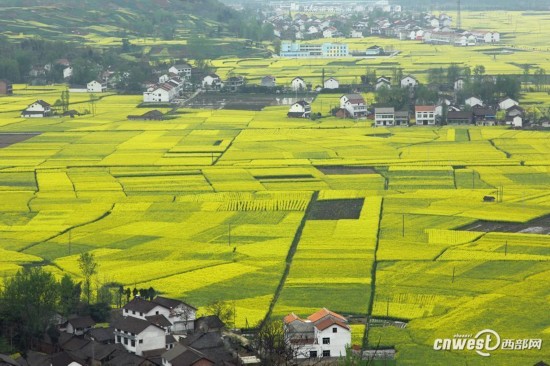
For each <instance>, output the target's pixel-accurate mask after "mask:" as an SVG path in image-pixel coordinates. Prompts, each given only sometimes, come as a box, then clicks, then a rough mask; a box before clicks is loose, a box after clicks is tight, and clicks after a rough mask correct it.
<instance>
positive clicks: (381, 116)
mask: <svg viewBox="0 0 550 366" xmlns="http://www.w3.org/2000/svg"><path fill="white" fill-rule="evenodd" d="M464 83H465V81H464V79H458V80H457V81H456V82H455V83H454V89H455V92H457V91H459V90H462V88H463V87H464ZM417 85H419V81H418V80H417V79H416V78H415V77H413V76H411V75H407V76H405V77H403V78H402V79H401V80H400V82H399V87H401V88H406V89H409V90H412V89H414V88H415V87H416V86H417ZM291 88H292V89H293V90H302V89H305V88H306V82H305V81H304V79H302V78H301V77H296V78H294V79H293V80H292V82H291ZM339 88H340V83H339V82H338V80H336V79H335V78H332V77H331V78H328V79H327V80H325V81H324V83H323V89H328V90H330V89H339ZM382 88H385V89H390V88H392V84H391V79H390V78H389V77H384V76H381V77H379V78H378V79H377V81H376V84H375V90H376V91H379V90H380V89H382ZM498 111H502V112H503V116H502V117H503V118H502V119H501V120H498V119H497V112H498ZM332 113H333V114H334V115H335V116H336V117H339V118H352V119H360V118H368V119H371V120H374V126H376V127H389V126H402V127H408V126H410V125H411V123H412V124H413V125H418V126H435V125H442V124H448V125H471V124H476V125H480V126H494V125H497V124H504V125H508V126H512V127H523V120H524V117H525V111H524V109H523V108H521V107H520V106H519V102H518V101H516V100H514V99H512V98H509V97H506V98H504V99H502V100H501V101H499V103H498V105H494V106H493V105H486V104H485V103H484V101H483V100H481V99H479V98H477V97H475V96H471V97H469V98H467V99H466V100H465V102H464V104H463V105H456V104H454V103H453V101H452V100H451V99H449V98H441V99H440V101H439V103H438V104H434V105H415V106H414V110H413V111H409V110H408V109H407V110H395V108H393V107H389V106H383V105H376V106H375V107H374V108H371V110H369V109H368V105H367V102H366V101H365V99H364V98H363V96H362V95H361V94H358V93H353V94H344V95H342V96H341V97H340V105H339V108H336V109H333V112H332ZM501 115H502V113H501ZM287 116H288V117H294V118H310V117H311V116H312V110H311V104H310V103H308V102H306V101H304V100H300V101H297V102H296V103H294V104H293V105H292V106H291V107H290V109H289V111H288V114H287ZM412 118H414V122H413V121H412Z"/></svg>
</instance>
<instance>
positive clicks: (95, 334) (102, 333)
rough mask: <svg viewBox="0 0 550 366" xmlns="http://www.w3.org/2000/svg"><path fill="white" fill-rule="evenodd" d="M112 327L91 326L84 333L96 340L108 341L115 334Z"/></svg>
mask: <svg viewBox="0 0 550 366" xmlns="http://www.w3.org/2000/svg"><path fill="white" fill-rule="evenodd" d="M113 331H114V328H113V327H107V328H93V329H90V330H89V331H88V333H86V334H87V335H88V336H89V337H90V338H93V339H94V340H95V341H97V342H100V343H101V342H108V341H111V340H113V341H114V339H115V335H114V333H113Z"/></svg>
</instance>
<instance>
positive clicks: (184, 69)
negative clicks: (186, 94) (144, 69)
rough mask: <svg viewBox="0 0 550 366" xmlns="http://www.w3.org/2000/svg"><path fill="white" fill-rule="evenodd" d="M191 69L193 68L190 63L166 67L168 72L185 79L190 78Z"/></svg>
mask: <svg viewBox="0 0 550 366" xmlns="http://www.w3.org/2000/svg"><path fill="white" fill-rule="evenodd" d="M192 71H193V68H192V67H191V65H189V64H187V63H184V64H178V65H174V66H172V67H170V68H169V69H168V72H171V73H173V74H177V75H179V76H180V77H182V78H185V79H186V80H189V79H191V72H192Z"/></svg>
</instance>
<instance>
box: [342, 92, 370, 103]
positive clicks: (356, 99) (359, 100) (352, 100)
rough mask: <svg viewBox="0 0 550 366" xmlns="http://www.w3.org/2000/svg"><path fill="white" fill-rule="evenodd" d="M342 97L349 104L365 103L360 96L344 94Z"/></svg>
mask: <svg viewBox="0 0 550 366" xmlns="http://www.w3.org/2000/svg"><path fill="white" fill-rule="evenodd" d="M344 96H345V97H346V98H348V100H349V102H350V103H352V104H361V103H365V99H364V98H363V96H362V95H361V94H346V95H344Z"/></svg>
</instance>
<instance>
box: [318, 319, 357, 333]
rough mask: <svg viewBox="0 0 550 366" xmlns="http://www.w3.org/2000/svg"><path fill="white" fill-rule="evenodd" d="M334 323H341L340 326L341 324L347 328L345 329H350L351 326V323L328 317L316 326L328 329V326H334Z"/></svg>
mask: <svg viewBox="0 0 550 366" xmlns="http://www.w3.org/2000/svg"><path fill="white" fill-rule="evenodd" d="M334 324H336V325H339V326H341V327H342V328H345V329H348V330H349V329H350V328H349V325H347V324H346V323H344V322H342V321H338V320H336V319H333V318H327V319H325V320H323V321H321V322H319V323H317V324H316V325H315V327H316V328H317V329H319V330H325V329H327V328H328V327H330V326H332V325H334Z"/></svg>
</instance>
